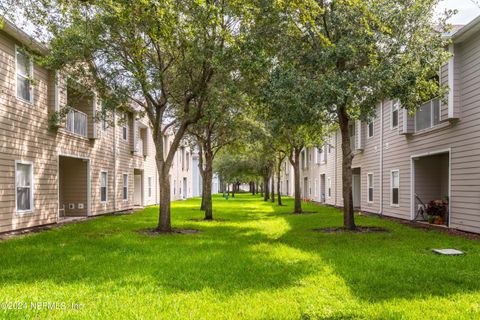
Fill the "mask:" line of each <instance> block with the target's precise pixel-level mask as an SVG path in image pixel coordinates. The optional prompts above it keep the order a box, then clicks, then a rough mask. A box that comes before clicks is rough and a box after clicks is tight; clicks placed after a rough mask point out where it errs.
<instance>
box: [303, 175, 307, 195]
mask: <svg viewBox="0 0 480 320" xmlns="http://www.w3.org/2000/svg"><path fill="white" fill-rule="evenodd" d="M307 195H308V178H304V179H303V198H304V199H306V198H307Z"/></svg>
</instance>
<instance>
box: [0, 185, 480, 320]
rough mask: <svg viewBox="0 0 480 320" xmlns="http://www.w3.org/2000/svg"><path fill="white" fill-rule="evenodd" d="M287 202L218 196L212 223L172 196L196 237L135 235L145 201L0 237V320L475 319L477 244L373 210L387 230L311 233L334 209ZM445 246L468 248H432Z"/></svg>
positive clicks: (143, 222)
mask: <svg viewBox="0 0 480 320" xmlns="http://www.w3.org/2000/svg"><path fill="white" fill-rule="evenodd" d="M285 202H286V204H287V206H286V207H281V208H279V207H276V206H275V205H274V204H271V203H264V202H263V201H261V199H260V197H252V196H249V195H237V196H235V198H230V199H229V200H224V199H222V198H221V197H219V196H216V197H215V202H214V208H215V216H216V217H218V218H222V219H226V221H221V222H195V221H191V220H190V219H191V218H201V217H202V213H201V212H200V211H199V210H198V206H199V204H200V201H199V199H191V200H187V201H182V202H175V203H173V207H172V208H173V213H172V218H173V224H174V226H175V227H181V228H197V229H200V230H201V231H202V233H201V234H195V235H179V234H177V235H166V236H159V237H151V236H148V235H143V234H139V233H138V232H137V231H138V230H139V229H145V228H149V227H153V226H155V225H156V222H157V218H158V216H157V215H158V213H157V212H158V211H157V210H158V208H155V207H152V208H147V209H145V210H143V211H142V212H140V213H137V214H135V215H131V216H116V217H112V216H108V217H102V218H98V219H94V220H90V221H88V222H84V223H79V224H75V225H68V226H65V227H61V228H58V229H54V230H50V231H47V232H43V233H40V234H33V235H29V236H27V237H24V238H18V239H13V240H8V241H3V242H0V318H7V319H10V318H12V319H15V318H18V319H23V318H25V317H30V318H47V317H48V318H65V319H72V318H82V319H83V318H87V319H97V318H103V319H135V318H140V319H185V318H191V319H217V318H218V319H235V318H245V319H357V318H360V319H362V318H364V319H417V318H422V319H426V318H431V319H442V318H445V319H447V318H449V319H462V318H464V319H472V318H480V242H478V241H474V240H466V239H463V238H459V237H452V236H448V235H446V234H442V233H439V232H436V231H424V230H417V229H412V228H409V227H406V226H403V225H400V224H397V223H395V222H391V221H386V220H382V219H379V218H375V217H357V222H358V224H359V225H368V226H381V227H386V228H389V229H390V230H391V231H392V232H390V233H376V234H324V233H316V232H313V231H312V229H313V228H325V227H334V226H340V225H341V223H342V215H341V212H340V211H338V210H337V209H333V208H327V207H320V206H315V205H311V204H307V205H305V207H304V209H305V210H307V211H316V212H318V214H309V215H304V216H296V215H292V214H290V212H291V211H292V208H293V203H292V201H291V200H290V199H288V200H286V201H285ZM447 247H454V248H457V249H460V250H464V251H466V252H467V255H465V256H461V257H444V256H438V255H435V254H433V253H431V251H430V249H431V248H447ZM3 302H26V303H27V309H26V310H6V308H5V307H6V306H5V305H2V303H3ZM30 302H56V303H57V304H58V305H60V303H62V302H64V303H67V305H68V307H67V308H66V310H48V309H43V310H32V309H31V308H30ZM71 303H80V304H81V305H82V306H81V307H80V308H79V309H73V308H71V307H70V304H71Z"/></svg>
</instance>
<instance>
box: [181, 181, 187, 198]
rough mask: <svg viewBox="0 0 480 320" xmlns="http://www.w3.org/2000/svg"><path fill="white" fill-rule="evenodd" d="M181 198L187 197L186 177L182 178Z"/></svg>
mask: <svg viewBox="0 0 480 320" xmlns="http://www.w3.org/2000/svg"><path fill="white" fill-rule="evenodd" d="M182 197H183V199H187V178H183V195H182Z"/></svg>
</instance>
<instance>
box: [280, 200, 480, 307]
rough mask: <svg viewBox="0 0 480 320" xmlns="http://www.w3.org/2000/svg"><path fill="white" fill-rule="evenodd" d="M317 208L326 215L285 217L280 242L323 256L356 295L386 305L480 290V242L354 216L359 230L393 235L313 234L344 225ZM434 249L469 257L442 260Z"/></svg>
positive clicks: (335, 215)
mask: <svg viewBox="0 0 480 320" xmlns="http://www.w3.org/2000/svg"><path fill="white" fill-rule="evenodd" d="M318 208H319V210H320V211H322V210H324V209H325V212H324V213H323V214H321V215H313V216H303V217H295V216H286V217H284V218H285V220H286V222H287V223H288V224H289V226H290V230H289V231H288V232H287V233H285V234H284V235H283V236H282V237H281V238H280V241H282V242H283V243H285V244H287V245H288V246H291V247H295V248H298V249H301V250H304V251H307V252H311V253H315V254H317V255H318V256H320V257H321V259H322V260H323V261H324V262H325V263H326V264H328V265H330V266H331V267H332V269H333V270H334V272H335V273H336V274H337V275H338V276H339V277H341V278H342V279H343V280H344V281H345V284H346V285H347V286H348V287H349V288H350V290H351V292H352V294H353V295H354V296H356V297H358V298H360V299H363V300H367V301H371V302H382V301H386V300H391V299H407V300H409V299H417V298H427V297H431V296H438V297H447V296H450V295H453V294H458V293H467V292H477V291H479V290H480V273H479V272H478V270H479V269H480V258H479V255H478V254H479V253H480V243H479V242H476V241H472V240H466V239H462V238H458V237H451V236H448V235H445V234H443V233H440V232H437V231H425V230H418V229H413V228H409V227H407V226H403V225H400V224H398V223H395V222H392V221H385V220H382V219H380V218H377V217H364V216H356V221H357V224H358V225H362V226H376V227H383V228H387V229H389V230H391V232H389V233H364V234H358V233H356V234H352V233H349V232H345V233H331V234H325V233H318V232H314V231H313V230H312V229H314V228H329V227H338V226H341V225H342V223H343V217H342V215H341V212H340V211H339V210H337V209H334V211H333V212H332V209H331V208H327V207H320V206H319V207H318ZM433 248H457V249H460V250H464V251H466V252H467V255H465V256H459V257H446V256H439V255H436V254H434V253H432V251H431V249H433Z"/></svg>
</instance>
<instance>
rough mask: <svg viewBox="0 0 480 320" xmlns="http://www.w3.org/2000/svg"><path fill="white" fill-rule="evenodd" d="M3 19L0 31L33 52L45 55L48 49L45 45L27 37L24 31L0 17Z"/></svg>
mask: <svg viewBox="0 0 480 320" xmlns="http://www.w3.org/2000/svg"><path fill="white" fill-rule="evenodd" d="M0 19H3V28H2V29H0V30H2V31H4V32H5V33H7V34H8V35H10V36H11V37H12V38H14V39H15V40H17V41H19V42H20V43H22V44H23V45H25V46H27V47H28V48H30V49H31V50H33V51H37V52H38V53H40V54H46V53H47V52H48V48H47V46H46V45H45V44H43V43H41V42H39V41H37V40H35V38H33V37H32V36H30V35H28V34H27V33H26V32H25V31H23V30H22V29H20V28H19V27H17V26H16V25H15V24H14V23H12V22H10V21H9V20H7V19H5V18H4V17H1V16H0Z"/></svg>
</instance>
